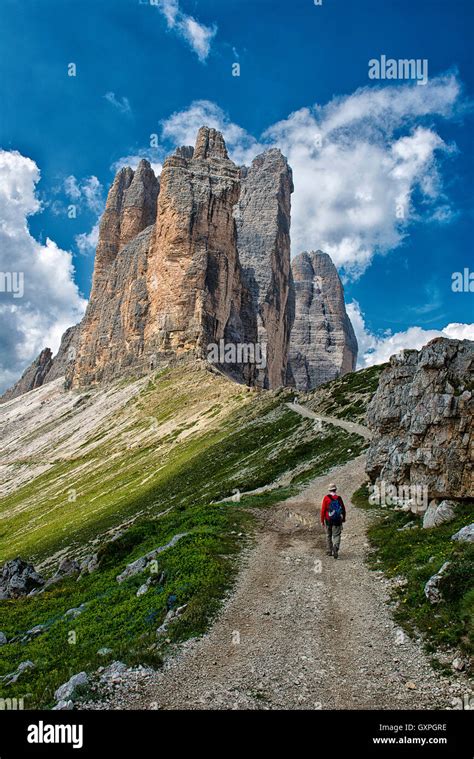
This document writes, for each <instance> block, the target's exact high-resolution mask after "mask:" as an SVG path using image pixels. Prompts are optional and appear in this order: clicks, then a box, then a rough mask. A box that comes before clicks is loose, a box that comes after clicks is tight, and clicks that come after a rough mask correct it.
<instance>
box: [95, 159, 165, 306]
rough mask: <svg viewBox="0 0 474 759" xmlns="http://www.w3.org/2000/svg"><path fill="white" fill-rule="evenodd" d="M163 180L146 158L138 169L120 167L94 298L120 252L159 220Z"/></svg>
mask: <svg viewBox="0 0 474 759" xmlns="http://www.w3.org/2000/svg"><path fill="white" fill-rule="evenodd" d="M159 189H160V184H159V180H158V179H157V178H156V177H155V174H154V172H153V170H152V168H151V166H150V164H149V162H148V161H146V160H141V161H140V163H139V164H138V167H137V169H136V171H133V169H131V168H130V167H128V166H127V167H126V168H123V169H120V171H119V172H118V173H117V175H116V177H115V179H114V182H113V184H112V187H111V188H110V191H109V194H108V197H107V202H106V205H105V211H104V214H103V216H102V219H101V222H100V226H99V241H98V243H97V250H96V255H95V262H94V276H93V280H92V290H91V300H94V299H95V298H96V297H98V296H99V295H100V293H101V290H102V288H103V286H104V283H105V281H106V280H107V277H108V272H109V269H110V267H111V266H112V264H113V263H114V261H115V259H116V257H117V255H118V253H119V252H120V251H121V250H122V249H123V248H124V247H125V245H127V243H129V242H130V241H131V240H133V239H134V238H135V237H136V236H137V235H138V234H139V233H140V232H142V231H143V230H144V229H146V228H147V227H149V226H150V224H153V223H154V221H155V219H156V200H157V197H158V193H159Z"/></svg>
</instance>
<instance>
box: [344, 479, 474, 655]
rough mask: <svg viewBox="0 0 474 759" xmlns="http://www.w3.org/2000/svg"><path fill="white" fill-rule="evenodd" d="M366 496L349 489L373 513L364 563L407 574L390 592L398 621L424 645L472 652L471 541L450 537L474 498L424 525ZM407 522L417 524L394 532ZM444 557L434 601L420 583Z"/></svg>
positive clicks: (473, 556)
mask: <svg viewBox="0 0 474 759" xmlns="http://www.w3.org/2000/svg"><path fill="white" fill-rule="evenodd" d="M368 496H369V493H368V490H367V488H366V487H363V488H361V489H360V490H358V491H357V492H356V493H355V494H354V496H353V502H354V503H355V504H356V505H357V506H359V507H361V508H365V509H369V510H370V513H371V516H372V520H371V525H370V527H369V530H368V537H369V540H370V543H371V545H372V547H373V549H374V550H373V551H372V553H371V554H369V564H370V566H371V568H372V569H382V570H383V571H384V572H385V574H386V575H387V576H388V577H397V578H398V577H400V578H404V579H405V580H406V583H405V584H401V585H397V586H396V588H395V590H394V593H393V596H394V600H395V601H396V610H395V617H396V619H397V621H398V622H399V624H400V625H402V627H404V629H405V630H406V631H407V632H409V633H412V634H413V633H414V632H416V631H419V632H421V633H422V634H423V636H424V639H425V641H426V644H427V647H428V650H429V651H432V652H433V651H435V650H436V648H437V647H439V646H441V647H446V646H447V647H449V648H459V649H461V650H463V651H465V652H466V653H468V654H471V655H472V653H473V651H474V625H473V621H474V586H473V578H474V546H472V544H471V545H470V544H467V543H457V542H455V541H451V540H450V538H451V535H453V534H454V533H455V532H457V531H458V530H459V529H461V527H464V526H465V525H467V524H470V523H471V522H472V507H473V505H474V504H473V503H472V502H471V503H466V504H464V505H462V506H459V507H458V510H457V517H456V519H455V520H454V521H453V522H450V523H449V524H445V525H441V526H440V527H435V528H433V529H429V530H425V529H423V528H422V526H421V523H422V520H421V518H420V517H416V516H414V515H413V514H407V513H406V512H401V511H395V510H393V509H391V508H387V507H386V508H383V509H382V508H380V507H377V506H372V505H370V503H369V500H368ZM409 522H415V524H416V526H415V527H414V528H413V529H407V530H403V531H401V532H399V530H400V528H402V527H403V526H404V525H406V524H408V523H409ZM445 561H450V562H451V567H450V568H449V572H448V573H447V574H446V576H445V579H444V580H443V582H442V584H441V586H440V587H441V591H442V593H443V597H444V600H443V602H442V603H440V604H437V605H435V606H433V605H432V604H431V603H430V602H429V601H428V600H427V598H426V597H425V594H424V586H425V584H426V582H427V581H428V580H429V578H430V577H431V576H432V575H434V574H435V572H437V571H438V570H439V569H440V567H441V566H442V565H443V563H444V562H445Z"/></svg>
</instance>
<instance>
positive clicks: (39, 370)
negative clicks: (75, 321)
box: [0, 348, 53, 403]
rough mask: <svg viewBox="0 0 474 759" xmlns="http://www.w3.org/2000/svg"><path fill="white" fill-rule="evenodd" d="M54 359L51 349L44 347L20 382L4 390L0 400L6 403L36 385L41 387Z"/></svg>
mask: <svg viewBox="0 0 474 759" xmlns="http://www.w3.org/2000/svg"><path fill="white" fill-rule="evenodd" d="M52 359H53V357H52V353H51V350H50V349H49V348H44V349H43V350H42V351H41V353H40V354H39V356H38V357H37V358H35V360H34V361H33V363H32V364H30V366H29V367H28V368H27V369H25V371H24V372H23V374H22V375H21V377H20V379H19V380H18V382H16V383H15V384H14V385H13V387H10V388H9V389H8V390H6V391H5V392H4V394H3V395H2V396H1V398H0V402H1V403H6V401H11V400H12V398H17V397H18V396H19V395H23V393H28V392H29V391H30V390H34V389H35V387H40V385H42V384H43V382H44V378H45V377H46V375H47V374H48V372H49V370H50V369H51V365H52V363H53V360H52Z"/></svg>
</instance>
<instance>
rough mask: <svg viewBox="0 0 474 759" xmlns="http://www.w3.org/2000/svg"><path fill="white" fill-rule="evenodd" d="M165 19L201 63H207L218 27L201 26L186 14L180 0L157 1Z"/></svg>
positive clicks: (156, 4) (156, 3) (155, 3)
mask: <svg viewBox="0 0 474 759" xmlns="http://www.w3.org/2000/svg"><path fill="white" fill-rule="evenodd" d="M153 4H154V5H155V6H156V7H157V8H158V10H159V11H160V12H161V14H162V15H163V16H164V17H165V19H166V23H167V25H168V29H171V30H173V31H174V32H176V33H177V34H178V35H179V36H180V37H182V38H183V39H184V40H185V41H186V42H187V43H188V45H189V46H190V48H191V50H193V51H194V52H195V53H196V55H197V57H198V58H199V60H200V61H201V63H204V61H206V59H207V57H208V55H209V53H210V51H211V43H212V40H213V39H214V37H215V36H216V33H217V26H216V25H215V24H213V26H206V25H205V24H201V23H200V22H199V21H197V20H196V19H195V18H193V17H192V16H189V15H188V14H186V13H184V12H183V11H182V10H181V8H180V6H179V3H178V0H155V2H154V3H153Z"/></svg>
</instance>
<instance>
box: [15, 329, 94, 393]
mask: <svg viewBox="0 0 474 759" xmlns="http://www.w3.org/2000/svg"><path fill="white" fill-rule="evenodd" d="M80 327H81V325H80V324H76V325H75V326H74V327H69V329H67V330H66V332H65V333H64V335H63V336H62V338H61V345H60V346H59V350H58V352H57V354H56V355H55V356H54V358H53V357H52V354H51V350H50V348H44V349H43V350H42V351H41V353H40V355H39V356H38V358H37V359H35V361H33V363H32V364H31V365H30V366H29V367H28V369H26V371H25V372H24V373H23V375H22V377H21V379H19V380H18V382H17V383H16V384H15V385H13V387H11V388H10V389H9V390H7V391H6V392H5V393H4V394H3V395H2V396H1V398H0V403H5V402H6V401H10V400H11V399H12V398H17V397H18V396H19V395H23V394H24V393H28V392H29V391H30V390H34V389H35V388H37V387H41V385H44V384H46V382H52V381H53V380H55V379H57V378H58V377H63V376H64V375H65V374H66V371H67V368H68V366H69V365H70V363H71V362H72V361H74V359H75V357H76V349H77V344H78V341H79V334H80Z"/></svg>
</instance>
